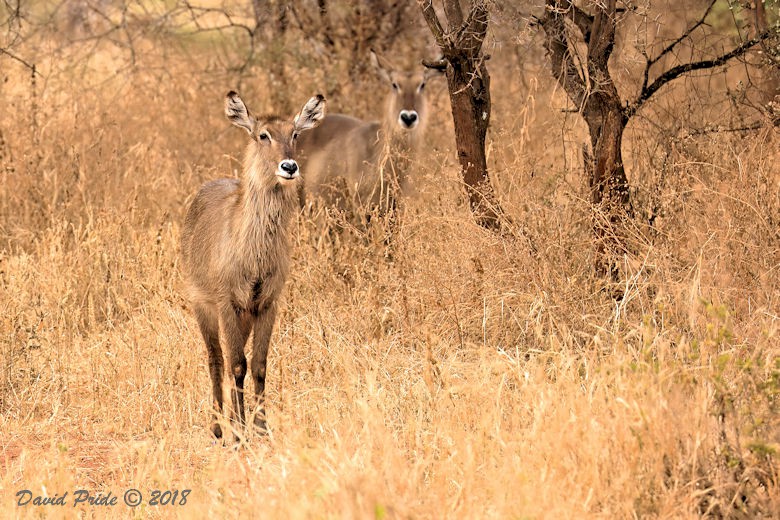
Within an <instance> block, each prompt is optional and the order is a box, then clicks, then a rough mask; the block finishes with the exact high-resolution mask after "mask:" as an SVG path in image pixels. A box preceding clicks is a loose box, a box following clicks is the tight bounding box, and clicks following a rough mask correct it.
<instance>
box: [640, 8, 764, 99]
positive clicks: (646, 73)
mask: <svg viewBox="0 0 780 520" xmlns="http://www.w3.org/2000/svg"><path fill="white" fill-rule="evenodd" d="M717 1H718V0H711V1H710V5H709V6H708V7H707V9H706V10H705V11H704V14H703V15H701V18H699V19H698V20H697V21H696V23H694V24H693V25H691V26H690V27H688V28H687V29H686V30H685V32H684V33H682V34H681V35H680V37H679V38H676V39H675V40H674V41H673V42H672V43H670V44H669V45H667V46H666V47H665V48H664V49H663V50H662V51H661V52H660V54H658V56H656V57H655V58H653V59H650V58H649V57H647V63H646V64H645V71H644V78H643V79H642V91H644V90H645V88H647V81H648V78H649V76H650V67H652V66H653V65H655V64H656V63H658V60H660V59H661V58H663V57H664V56H666V55H667V54H669V53H670V52H671V51H672V50H673V49H674V48H675V47H676V46H677V45H679V44H680V42H681V41H683V40H684V39H686V38H687V37H688V36H690V35H691V33H693V31H695V30H696V29H698V28H699V27H701V25H702V24H703V23H704V20H705V19H706V18H707V16H708V15H709V14H710V11H712V8H713V7H714V6H715V2H717ZM759 1H760V0H759Z"/></svg>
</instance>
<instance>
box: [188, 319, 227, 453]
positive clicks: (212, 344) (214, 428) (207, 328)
mask: <svg viewBox="0 0 780 520" xmlns="http://www.w3.org/2000/svg"><path fill="white" fill-rule="evenodd" d="M194 311H195V318H196V319H197V320H198V326H199V327H200V333H201V334H202V335H203V341H205V342H206V351H207V352H208V356H209V374H210V375H211V392H212V395H213V397H214V403H213V406H214V414H213V416H212V417H213V423H212V424H211V432H212V433H213V434H214V437H216V438H217V439H219V438H221V437H222V428H220V426H219V415H221V414H222V399H223V396H222V374H223V372H224V369H225V362H224V361H223V359H222V348H220V346H219V319H218V317H217V309H216V308H214V307H206V306H196V307H195V308H194Z"/></svg>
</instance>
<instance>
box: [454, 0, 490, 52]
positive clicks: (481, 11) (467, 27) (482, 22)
mask: <svg viewBox="0 0 780 520" xmlns="http://www.w3.org/2000/svg"><path fill="white" fill-rule="evenodd" d="M474 3H475V5H474V6H473V7H472V8H471V11H470V12H469V16H468V18H467V19H466V21H465V22H463V24H462V27H461V28H460V30H459V31H458V33H457V35H456V41H457V42H458V46H459V47H461V48H463V49H467V50H468V51H469V52H471V53H472V55H473V56H476V55H477V54H478V53H479V50H480V49H481V48H482V42H483V41H485V35H486V34H487V27H488V19H489V16H488V8H487V5H486V4H485V2H484V1H476V2H474ZM450 27H452V26H450Z"/></svg>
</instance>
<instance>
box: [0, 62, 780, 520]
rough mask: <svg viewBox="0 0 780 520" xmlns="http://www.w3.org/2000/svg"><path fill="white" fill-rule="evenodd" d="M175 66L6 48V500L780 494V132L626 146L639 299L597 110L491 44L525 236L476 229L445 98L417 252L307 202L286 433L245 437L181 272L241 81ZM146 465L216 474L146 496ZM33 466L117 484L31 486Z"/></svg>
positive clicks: (222, 157) (278, 398)
mask: <svg viewBox="0 0 780 520" xmlns="http://www.w3.org/2000/svg"><path fill="white" fill-rule="evenodd" d="M493 59H494V61H491V63H500V60H501V59H503V58H502V54H501V53H500V52H496V53H495V54H494V58H493ZM104 60H105V61H102V62H101V66H104V65H106V64H111V63H113V60H114V58H113V57H110V58H109V57H108V54H106V55H105V56H104ZM150 60H151V61H152V64H151V65H150V63H148V62H146V63H143V64H142V65H141V66H139V67H138V68H137V69H136V70H135V71H132V72H123V73H121V74H119V75H118V76H115V77H109V78H108V79H107V81H105V82H103V81H102V78H98V77H96V76H94V75H81V74H75V73H74V71H73V70H72V69H69V68H67V67H61V68H60V65H58V63H57V62H56V60H54V61H52V62H51V63H50V64H48V65H47V68H46V74H47V76H46V78H45V80H43V79H38V80H37V81H36V82H35V84H34V85H33V84H31V81H30V78H29V75H27V73H26V72H25V71H24V70H23V69H22V68H21V67H18V66H17V65H13V66H8V64H9V63H10V62H9V61H4V62H0V63H3V67H4V68H3V70H4V72H3V74H6V75H8V76H9V81H7V82H6V83H5V84H3V85H2V87H0V88H1V89H2V90H0V113H2V114H4V116H3V118H2V120H1V121H0V131H1V132H2V137H3V142H2V143H0V157H2V159H1V162H2V171H0V176H2V178H1V179H0V180H1V182H2V184H1V185H0V186H1V187H0V352H1V353H2V365H1V366H0V411H1V414H0V431H2V432H3V435H2V437H0V517H3V518H10V517H24V518H26V517H36V518H37V517H40V516H43V517H63V516H64V517H69V516H72V515H76V514H77V515H79V516H81V517H93V516H94V517H105V516H111V517H115V516H119V517H130V516H139V517H147V516H148V517H152V518H156V517H168V516H176V517H187V518H189V517H199V518H200V517H202V518H213V517H216V516H217V515H222V514H227V515H228V516H230V517H236V516H239V515H242V514H247V515H249V517H254V516H256V515H258V514H262V516H263V517H267V518H311V517H314V518H370V517H376V518H584V517H600V518H628V517H646V516H647V517H662V518H672V517H673V518H681V517H682V518H685V517H697V516H700V515H712V516H722V517H734V518H747V517H775V518H776V517H778V516H780V474H779V473H778V456H779V455H778V453H780V419H778V417H779V416H778V410H777V406H778V402H777V400H778V397H779V396H780V318H779V317H778V314H780V305H779V303H780V302H779V301H778V299H779V298H780V272H779V270H778V267H779V265H780V195H779V193H780V184H779V181H778V179H780V171H779V168H780V167H779V166H778V165H780V153H779V152H778V146H777V143H778V137H779V136H778V135H777V134H776V132H773V131H765V132H761V133H755V134H752V135H748V136H733V135H732V136H730V135H717V134H716V135H709V136H703V137H699V138H695V139H693V138H692V139H683V140H675V141H667V143H672V144H671V145H670V146H667V147H666V148H665V150H666V152H665V153H663V154H661V155H662V159H663V160H660V159H659V158H658V155H653V154H658V153H660V152H657V151H647V150H650V148H651V147H650V146H649V145H648V146H647V148H646V149H645V148H644V147H643V146H640V145H637V144H636V142H635V143H634V144H628V145H627V146H631V147H632V150H633V149H635V150H637V152H636V154H635V155H633V156H632V160H633V161H634V162H633V163H631V165H630V169H629V174H630V176H631V178H632V180H633V181H634V182H635V185H636V186H637V189H638V192H637V199H636V200H637V201H638V204H640V207H639V214H640V215H641V214H642V212H643V211H646V210H647V207H649V206H650V205H653V204H655V205H656V206H657V207H658V208H660V209H661V213H660V216H659V217H658V219H657V221H656V228H655V229H654V230H649V229H646V228H645V227H644V226H643V225H642V224H641V223H638V224H637V230H636V237H635V244H634V247H633V249H634V251H633V252H632V254H631V255H627V256H626V258H625V270H626V272H627V273H628V277H627V279H626V280H625V282H624V284H623V285H622V286H621V290H622V291H623V292H624V298H623V299H622V301H621V302H619V303H615V302H614V301H613V300H612V299H611V298H610V297H608V296H607V295H606V294H604V293H603V292H601V291H600V290H599V283H598V281H597V280H595V279H593V278H592V276H591V274H590V262H591V251H592V249H591V244H590V235H589V224H588V222H589V220H588V208H587V205H586V204H585V203H584V201H583V196H584V193H585V190H584V186H583V185H582V179H581V176H580V172H579V170H578V168H579V167H578V165H577V160H578V159H576V157H577V155H578V148H577V146H578V145H577V142H578V139H579V138H581V136H582V129H581V128H580V127H579V126H577V125H572V123H571V118H572V116H569V117H568V121H569V122H568V123H566V122H565V121H564V120H563V116H561V115H560V114H557V113H556V109H555V108H554V107H560V106H562V104H563V103H562V101H561V98H560V96H559V93H556V94H553V95H552V96H551V95H549V94H548V92H550V91H551V90H552V89H551V84H550V83H549V78H547V77H546V76H543V74H542V73H541V72H540V73H539V75H540V79H539V80H533V81H531V84H530V88H529V89H528V90H523V89H522V88H520V87H517V86H516V84H515V82H514V81H513V79H514V78H513V77H512V76H511V70H503V71H502V68H501V67H499V66H498V65H496V66H494V68H493V70H495V71H496V73H495V76H494V96H496V104H497V108H498V109H497V110H496V113H495V116H494V117H495V127H494V129H493V130H492V133H491V147H492V148H491V150H492V152H491V161H492V164H493V166H494V167H493V171H494V173H495V178H496V183H497V185H498V186H499V187H500V190H499V192H500V195H501V198H502V201H503V203H504V204H505V209H507V211H508V213H509V214H511V215H512V217H513V218H514V219H515V220H516V221H517V222H522V223H523V226H524V228H525V236H523V235H521V234H518V236H517V237H514V238H513V237H511V236H510V237H504V238H499V237H496V236H493V235H491V234H489V233H487V232H485V231H483V230H481V229H480V228H478V227H477V226H476V225H475V224H474V223H473V221H472V219H471V218H470V216H469V214H468V210H467V208H466V207H465V205H464V203H463V200H462V195H461V193H462V190H460V187H459V185H458V182H457V172H456V170H455V167H454V161H453V159H452V156H451V152H450V148H451V139H452V138H451V133H450V130H449V129H448V127H447V117H446V112H443V113H442V114H437V115H436V116H435V117H436V118H438V119H437V120H438V121H439V123H441V124H435V125H433V127H434V128H436V129H437V131H436V132H434V135H433V136H432V139H431V141H432V147H433V148H435V149H436V151H432V152H431V155H430V156H429V157H426V162H425V163H421V164H420V165H419V168H420V169H419V171H420V175H419V178H418V179H417V180H418V185H419V187H420V196H419V198H418V199H416V200H413V201H410V202H409V204H408V208H407V211H406V214H405V216H404V218H403V221H402V223H401V227H400V230H399V233H398V236H397V237H396V245H395V250H394V255H393V259H392V261H388V260H386V259H385V258H384V255H383V249H382V248H381V247H378V246H377V244H376V242H375V241H372V240H370V239H363V238H362V237H356V236H351V235H345V236H343V237H342V239H341V241H340V242H339V244H338V247H336V248H333V247H331V246H330V245H329V243H328V241H327V240H325V239H324V238H325V237H324V235H323V234H322V231H321V230H320V228H319V227H318V226H317V225H316V224H315V223H314V222H312V221H310V220H308V219H306V218H301V219H299V221H298V222H297V223H296V227H295V229H294V233H295V254H294V265H293V268H292V274H291V279H290V281H289V283H288V286H287V289H286V293H285V299H284V304H283V308H282V311H281V312H280V318H279V320H278V323H277V328H276V331H275V334H274V337H273V340H272V347H271V348H272V350H271V355H270V359H269V363H270V365H269V384H268V388H269V397H268V399H269V415H270V417H269V422H270V427H271V434H270V436H269V437H268V438H255V437H250V439H248V441H247V443H245V444H244V445H243V446H242V447H241V448H240V449H238V450H236V449H234V448H232V447H229V446H228V447H223V446H222V445H220V444H215V443H214V441H213V440H212V439H211V437H210V435H209V432H208V428H207V427H208V417H209V406H210V398H209V382H208V373H207V369H206V365H205V361H206V356H205V349H204V346H203V345H202V341H201V339H200V337H199V334H198V332H197V326H196V325H195V323H194V320H193V318H192V316H191V315H190V313H189V312H188V311H187V309H186V307H185V304H184V302H183V300H182V299H181V297H180V295H179V283H180V279H179V272H178V268H177V263H178V256H177V255H178V239H179V232H180V224H181V221H182V217H183V214H184V210H185V208H186V203H187V200H188V198H189V197H191V196H192V194H194V193H195V190H196V189H197V187H198V185H199V184H200V183H201V182H204V181H206V180H208V179H212V178H216V177H219V176H223V175H229V174H231V173H232V172H233V171H234V170H235V169H236V168H237V167H238V165H239V163H238V158H239V157H240V155H241V151H242V147H243V134H241V133H240V132H238V131H234V130H232V129H230V128H229V125H228V124H227V122H226V121H224V120H223V117H222V115H221V97H222V95H223V94H224V92H225V91H227V90H228V89H230V88H233V87H234V86H235V81H236V78H235V77H234V76H231V75H230V74H226V73H217V72H214V70H213V69H210V70H206V71H203V69H202V67H200V65H202V62H199V61H198V60H197V59H196V58H193V59H192V61H188V60H187V59H184V58H182V59H180V60H178V61H177V60H172V61H171V62H169V63H167V64H166V67H165V69H163V68H162V67H161V65H162V62H153V58H150ZM63 61H64V62H67V60H63ZM162 70H165V72H164V73H163V72H161V71H162ZM254 74H255V75H254V76H253V78H252V79H250V80H245V82H244V87H243V90H244V92H242V94H243V95H244V97H245V98H246V99H247V100H248V101H252V105H253V106H254V105H258V104H263V103H264V102H267V101H266V100H265V99H264V97H263V93H264V87H263V81H264V78H263V76H262V73H261V72H260V71H259V70H255V71H254ZM98 80H100V81H98ZM321 81H324V80H323V78H322V76H317V73H313V75H312V76H311V77H310V81H309V80H302V81H298V82H297V83H296V84H295V85H294V86H291V87H290V94H289V95H290V98H291V103H292V104H296V103H299V102H300V100H303V99H305V98H306V97H307V96H309V95H311V94H312V93H313V92H314V91H316V90H318V85H321ZM539 82H541V86H540V85H539ZM446 102H447V100H446V99H445V96H443V95H442V96H440V99H439V101H438V105H439V106H440V107H442V108H446ZM365 103H367V104H366V105H360V106H359V107H358V108H357V110H364V109H365V108H366V107H367V106H370V100H367V101H365ZM333 105H334V106H339V105H341V106H343V105H344V100H343V99H342V100H334V102H333ZM265 108H266V109H271V108H272V107H270V106H266V107H265ZM635 131H636V132H637V135H638V133H639V131H640V130H639V129H637V130H635ZM629 138H630V137H629ZM637 142H638V141H637ZM642 142H644V141H642ZM642 154H644V155H642ZM564 156H565V157H566V158H567V161H566V162H564V161H563V160H562V159H561V158H562V157H564ZM627 160H628V159H627ZM659 161H660V162H659ZM642 205H645V206H647V207H645V206H642ZM638 222H639V220H638ZM529 241H530V242H531V243H533V244H534V246H535V248H536V250H537V252H538V254H536V255H534V254H531V249H530V246H529ZM131 487H133V488H138V489H139V490H141V491H142V492H143V493H144V494H145V495H146V497H147V498H148V493H149V492H150V491H151V490H153V489H160V490H167V489H171V490H176V489H179V490H181V489H191V490H192V491H191V493H190V495H189V497H188V501H187V504H186V505H185V506H175V507H174V506H158V507H149V506H143V508H139V509H138V510H133V509H130V508H128V507H125V506H124V505H123V504H121V495H122V493H123V492H124V490H125V489H128V488H131ZM20 489H30V490H32V491H33V492H34V493H36V494H41V493H44V492H45V493H48V494H49V495H53V494H54V493H59V494H62V493H63V492H65V491H69V492H70V494H71V496H72V493H73V490H75V489H89V490H91V491H92V492H98V491H104V492H107V491H109V490H110V491H111V492H113V494H114V495H117V494H119V495H120V504H119V505H117V506H116V507H114V508H108V510H106V508H102V509H101V508H98V507H82V508H80V509H77V510H75V511H74V510H73V508H68V509H64V508H63V509H60V508H57V507H53V506H49V507H46V508H42V507H33V506H26V507H22V508H20V507H17V506H16V504H15V498H14V495H15V493H16V492H17V491H18V490H20Z"/></svg>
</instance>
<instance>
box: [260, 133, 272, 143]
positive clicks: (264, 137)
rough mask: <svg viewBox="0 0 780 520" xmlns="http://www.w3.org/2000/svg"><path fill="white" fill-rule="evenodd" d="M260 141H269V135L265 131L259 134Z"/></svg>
mask: <svg viewBox="0 0 780 520" xmlns="http://www.w3.org/2000/svg"><path fill="white" fill-rule="evenodd" d="M259 137H260V140H261V141H270V140H271V136H270V135H268V133H267V132H263V133H261V134H260V135H259Z"/></svg>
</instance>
